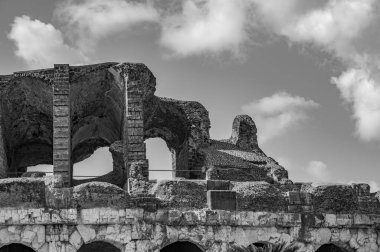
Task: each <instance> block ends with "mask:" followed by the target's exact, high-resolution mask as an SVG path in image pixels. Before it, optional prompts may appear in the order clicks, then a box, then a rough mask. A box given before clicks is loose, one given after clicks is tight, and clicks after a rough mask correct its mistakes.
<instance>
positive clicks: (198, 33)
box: [160, 0, 249, 56]
mask: <svg viewBox="0 0 380 252" xmlns="http://www.w3.org/2000/svg"><path fill="white" fill-rule="evenodd" d="M248 3H249V1H246V0H236V1H230V0H207V1H196V0H186V1H184V2H183V6H182V11H181V12H180V13H174V14H173V15H168V16H164V17H163V19H162V22H161V25H162V34H161V38H160V43H161V44H162V45H163V46H164V47H166V48H168V49H169V50H170V51H171V52H172V53H173V54H174V55H176V56H189V55H196V54H207V53H215V54H218V53H221V52H226V51H227V52H231V53H233V54H234V55H237V54H238V53H239V49H240V47H241V46H242V44H243V43H244V42H245V41H246V40H247V33H246V27H245V25H246V22H247V7H248Z"/></svg>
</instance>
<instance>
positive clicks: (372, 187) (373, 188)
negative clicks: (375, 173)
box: [368, 180, 380, 192]
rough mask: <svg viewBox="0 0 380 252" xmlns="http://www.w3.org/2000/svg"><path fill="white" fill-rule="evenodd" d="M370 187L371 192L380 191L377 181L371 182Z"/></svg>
mask: <svg viewBox="0 0 380 252" xmlns="http://www.w3.org/2000/svg"><path fill="white" fill-rule="evenodd" d="M368 184H369V186H370V187H371V192H378V191H380V188H379V185H378V184H377V183H376V182H375V181H372V180H371V181H369V182H368Z"/></svg>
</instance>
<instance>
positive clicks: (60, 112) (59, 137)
mask: <svg viewBox="0 0 380 252" xmlns="http://www.w3.org/2000/svg"><path fill="white" fill-rule="evenodd" d="M70 121H71V120H70V75H69V65H66V64H62V65H54V86H53V165H54V176H55V177H56V178H57V179H58V182H57V184H56V187H70V186H71V180H72V163H71V133H70V132H71V127H70Z"/></svg>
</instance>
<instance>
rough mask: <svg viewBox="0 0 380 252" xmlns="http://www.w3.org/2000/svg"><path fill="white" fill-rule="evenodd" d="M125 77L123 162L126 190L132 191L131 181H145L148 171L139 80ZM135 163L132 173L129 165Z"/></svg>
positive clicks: (147, 177)
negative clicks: (126, 179) (125, 174)
mask: <svg viewBox="0 0 380 252" xmlns="http://www.w3.org/2000/svg"><path fill="white" fill-rule="evenodd" d="M125 79H126V83H125V89H124V90H125V92H124V97H125V117H124V130H123V135H124V136H123V139H124V164H125V167H127V169H128V170H127V174H128V192H130V193H133V192H132V191H133V187H134V186H133V184H134V182H133V181H135V180H136V178H138V179H139V180H142V181H147V180H148V179H149V171H148V160H147V159H146V147H145V143H144V117H143V111H144V107H143V97H142V96H143V93H142V92H141V90H140V87H141V86H140V85H139V80H129V79H128V76H126V78H125ZM135 163H138V166H139V170H138V171H139V173H140V174H138V175H136V174H133V175H132V173H136V171H131V166H132V165H133V164H135ZM135 182H136V181H135Z"/></svg>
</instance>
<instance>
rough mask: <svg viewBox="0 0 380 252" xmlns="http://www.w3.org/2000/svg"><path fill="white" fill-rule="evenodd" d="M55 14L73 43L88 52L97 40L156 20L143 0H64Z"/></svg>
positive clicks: (153, 9)
mask: <svg viewBox="0 0 380 252" xmlns="http://www.w3.org/2000/svg"><path fill="white" fill-rule="evenodd" d="M55 17H56V19H57V20H58V21H59V22H60V23H61V24H62V25H63V27H64V29H63V30H64V32H65V34H66V35H67V36H68V37H69V38H70V39H71V41H72V42H73V44H75V45H76V46H77V47H78V48H80V49H81V51H83V52H86V53H92V51H93V50H94V48H95V46H96V44H97V43H98V41H99V40H100V39H102V38H106V37H108V36H112V35H115V34H118V33H120V32H125V31H127V30H128V29H130V28H131V27H134V26H136V25H138V24H141V23H146V22H157V21H158V19H159V14H158V12H157V10H156V9H155V8H153V6H152V5H150V4H148V3H147V2H144V1H140V2H136V1H125V0H107V1H103V0H66V1H63V2H62V3H61V4H59V5H58V7H57V8H56V10H55Z"/></svg>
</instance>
